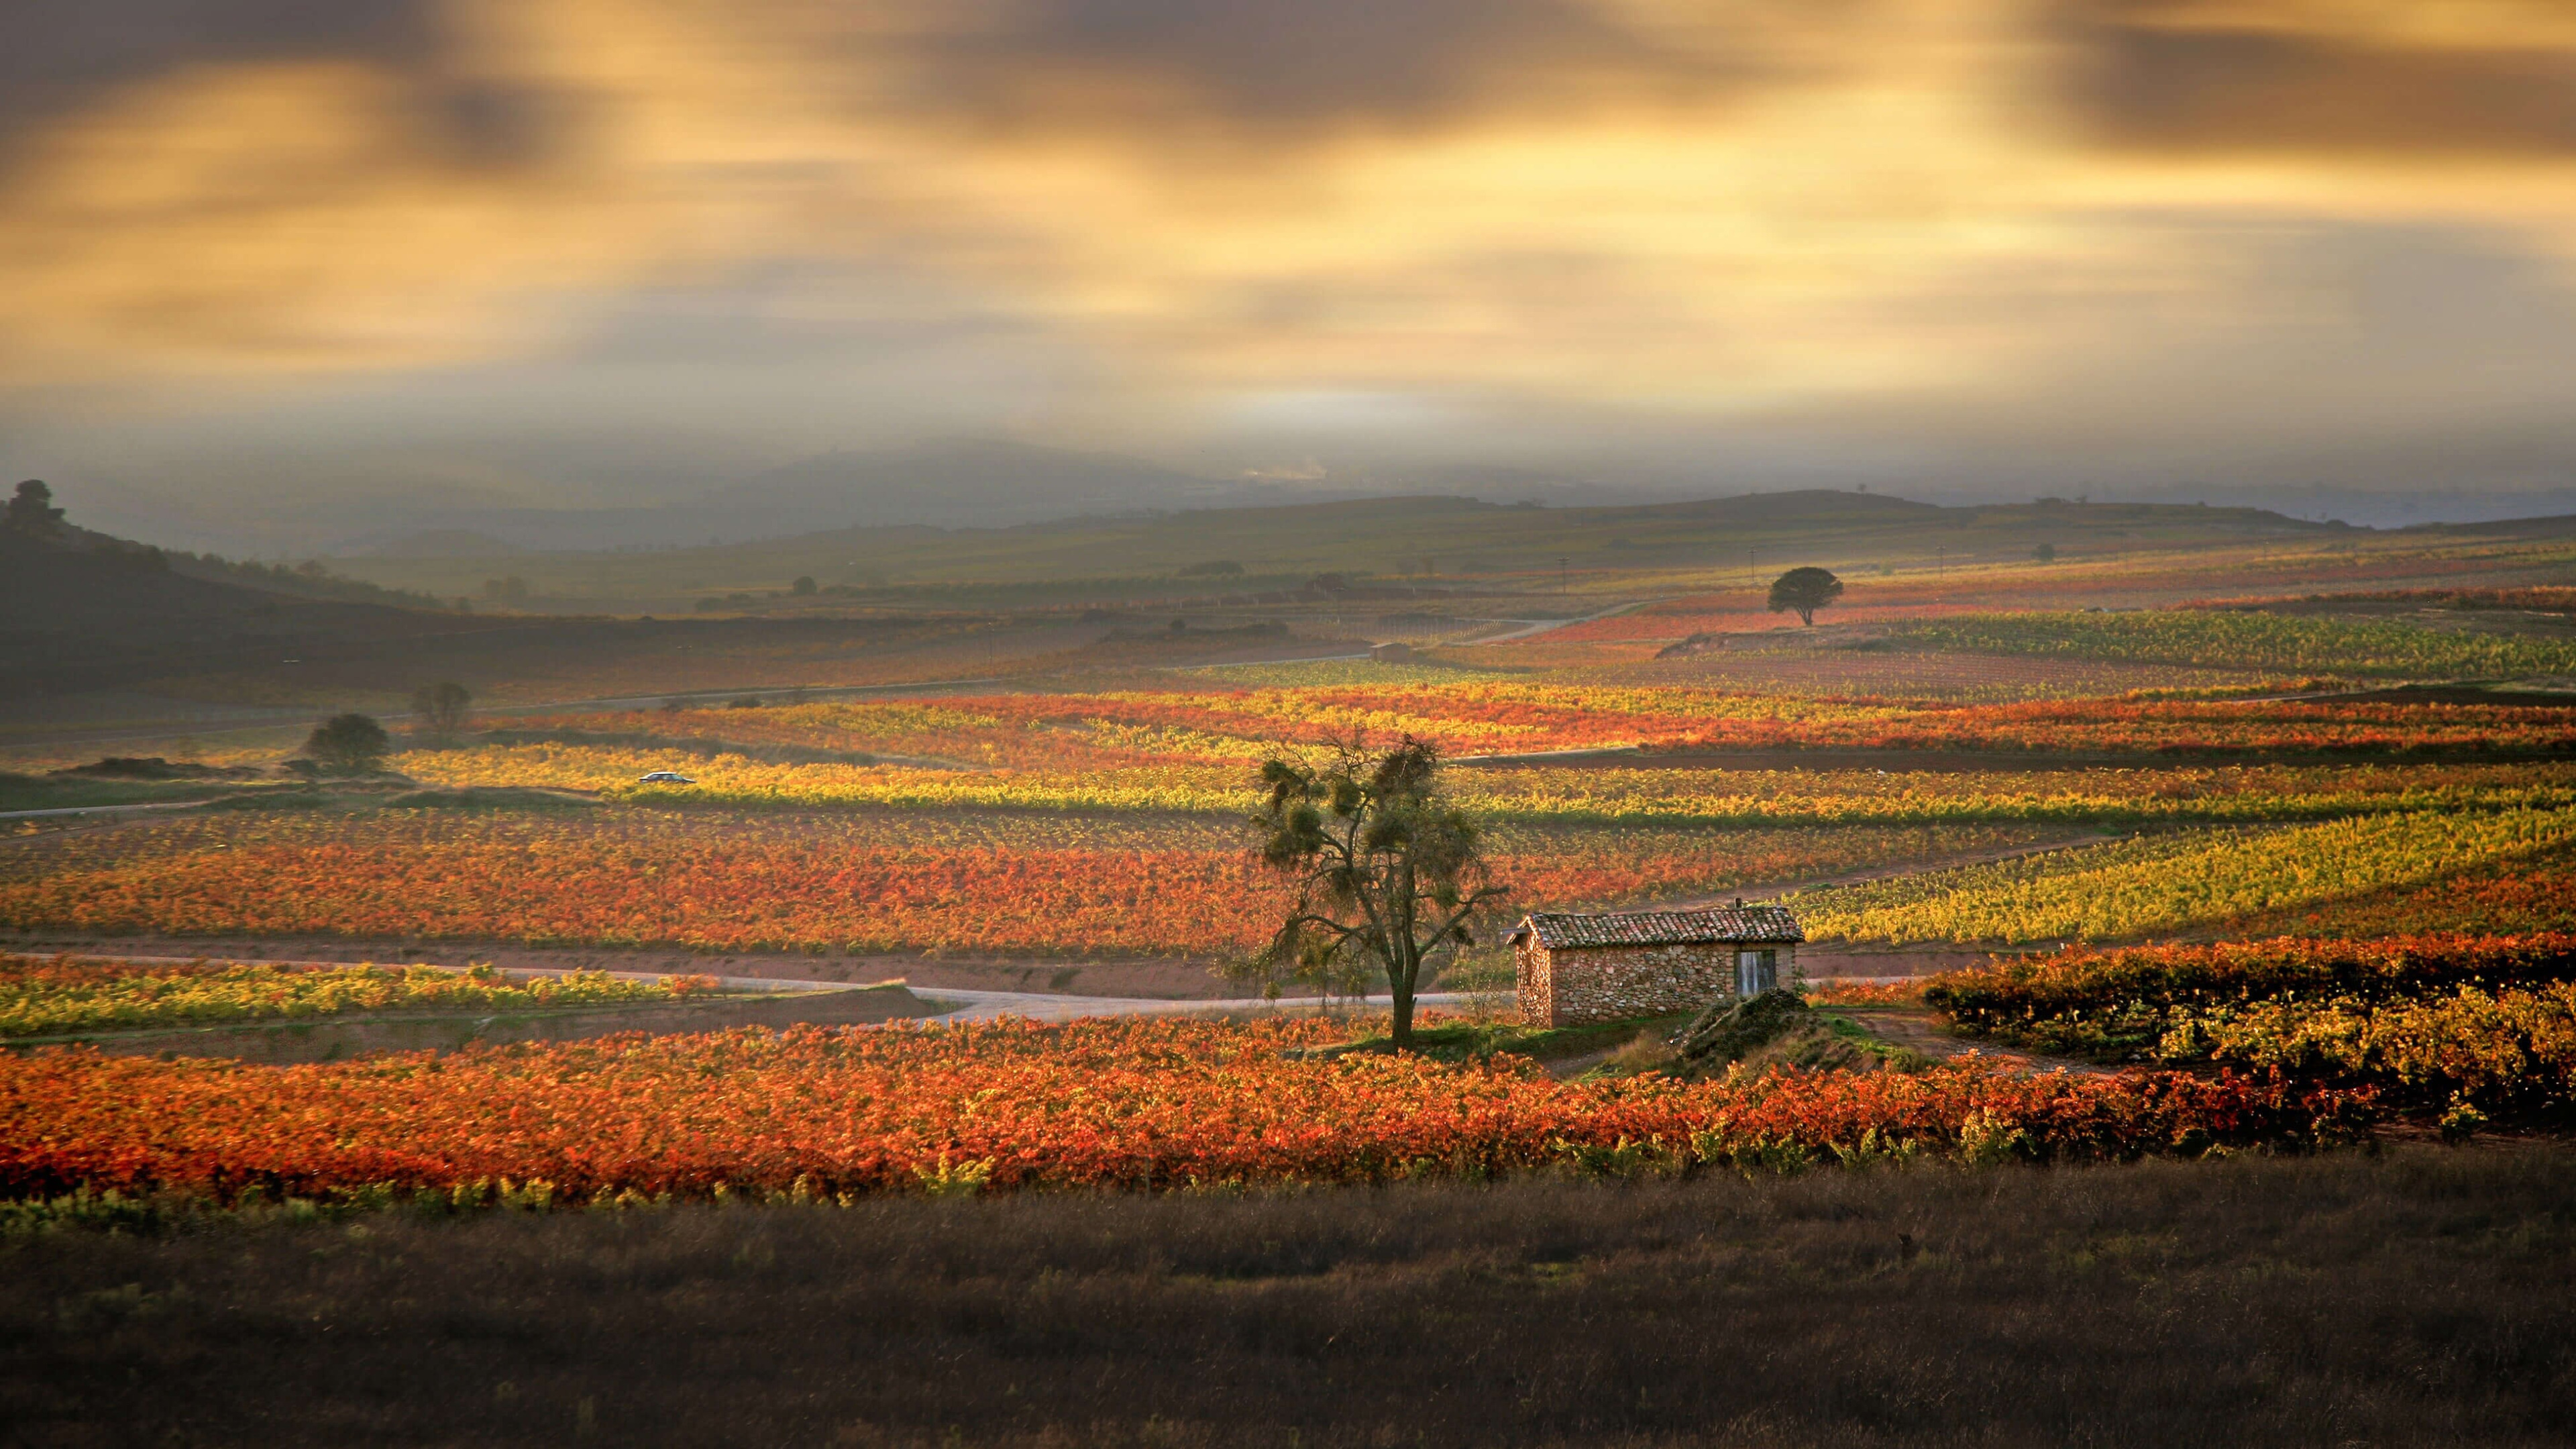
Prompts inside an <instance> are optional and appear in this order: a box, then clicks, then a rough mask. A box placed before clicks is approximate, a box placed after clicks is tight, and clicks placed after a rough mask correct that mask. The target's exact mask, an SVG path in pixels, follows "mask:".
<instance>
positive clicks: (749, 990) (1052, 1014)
mask: <svg viewBox="0 0 2576 1449" xmlns="http://www.w3.org/2000/svg"><path fill="white" fill-rule="evenodd" d="M75 954H77V955H79V956H80V957H81V958H82V959H84V960H92V961H116V962H121V963H124V964H127V965H135V966H187V965H191V964H194V962H195V961H197V960H200V959H205V958H198V957H187V956H127V955H119V954H116V953H113V952H105V951H81V952H77V953H75ZM259 964H260V965H263V966H315V967H346V966H348V965H349V964H351V963H349V962H346V961H291V960H275V959H267V958H261V959H260V960H259ZM385 964H388V965H391V964H395V963H392V962H387V963H385ZM400 964H403V965H421V966H431V967H435V968H436V969H438V970H441V971H457V972H462V971H464V970H465V969H466V968H465V967H463V966H450V965H447V964H445V963H443V962H435V961H419V962H402V963H400ZM584 969H587V968H580V967H553V966H512V967H507V968H505V969H504V970H503V971H502V974H503V975H505V976H569V975H572V974H574V973H575V972H576V971H579V970H584ZM597 974H599V975H604V976H608V977H612V978H614V979H616V980H619V981H643V982H657V981H662V980H665V979H667V978H669V977H671V976H675V975H688V974H693V973H687V972H674V971H601V972H598V973H597ZM715 981H716V985H717V987H718V988H719V989H721V990H724V991H728V992H738V993H741V994H744V995H775V996H795V995H808V996H828V995H832V994H834V993H837V992H843V991H859V990H864V989H866V988H867V987H868V986H872V985H878V984H881V983H877V982H853V981H800V980H796V979H793V978H787V977H774V976H719V977H716V978H715ZM912 994H913V995H915V996H917V997H919V998H921V999H922V1000H923V1001H926V1002H929V1003H930V1004H932V1005H934V1006H939V1007H944V1008H946V1009H945V1010H943V1011H941V1012H939V1013H938V1014H936V1015H933V1016H928V1017H923V1018H919V1019H920V1020H925V1021H994V1020H998V1019H1000V1018H1002V1017H1006V1016H1017V1017H1025V1018H1027V1019H1028V1020H1031V1021H1075V1020H1079V1019H1081V1018H1083V1017H1087V1016H1177V1015H1185V1014H1188V1013H1193V1012H1203V1011H1222V1012H1241V1011H1282V1012H1287V1011H1305V1010H1309V1009H1313V1008H1314V1007H1315V1006H1316V1005H1317V1003H1316V1002H1315V1001H1314V999H1313V998H1311V997H1286V998H1283V999H1281V1000H1279V1001H1271V1000H1268V999H1266V998H1263V997H1257V996H1253V997H1235V998H1230V999H1221V1000H1207V999H1191V998H1186V997H1184V998H1172V997H1160V996H1067V995H1058V994H1055V993H1052V992H1044V991H982V990H968V989H966V988H963V987H954V986H923V987H915V988H912ZM1382 999H1383V998H1380V997H1368V998H1364V999H1362V1000H1360V1001H1357V1002H1352V1003H1350V1004H1351V1005H1355V1006H1367V1005H1369V1004H1370V1003H1372V1002H1376V1001H1380V1000H1382ZM1467 999H1468V998H1467V997H1466V996H1464V995H1461V994H1457V993H1451V992H1434V993H1426V994H1424V995H1421V996H1417V997H1415V998H1414V1000H1415V1001H1416V1002H1417V1003H1419V1004H1421V1005H1424V1006H1454V1005H1457V1004H1458V1003H1460V1002H1463V1001H1465V1000H1467ZM1336 1004H1337V1005H1338V1004H1340V1002H1339V999H1338V998H1337V999H1336Z"/></svg>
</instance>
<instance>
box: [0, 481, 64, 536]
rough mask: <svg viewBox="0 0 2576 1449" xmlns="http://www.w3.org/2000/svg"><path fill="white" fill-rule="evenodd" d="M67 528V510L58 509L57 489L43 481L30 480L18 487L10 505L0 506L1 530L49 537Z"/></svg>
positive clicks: (9, 502) (10, 500)
mask: <svg viewBox="0 0 2576 1449" xmlns="http://www.w3.org/2000/svg"><path fill="white" fill-rule="evenodd" d="M62 526H63V511H62V510H61V509H60V508H57V507H55V506H54V490H53V489H51V488H48V487H46V486H45V483H44V480H43V479H41V478H30V479H28V480H27V481H26V482H24V483H21V484H19V485H18V491H17V492H16V493H15V494H13V495H12V496H11V497H10V499H9V501H8V503H7V504H5V505H0V528H7V529H9V530H10V531H11V532H14V533H33V534H40V535H41V534H49V533H52V532H54V531H55V530H57V529H59V528H61V527H62Z"/></svg>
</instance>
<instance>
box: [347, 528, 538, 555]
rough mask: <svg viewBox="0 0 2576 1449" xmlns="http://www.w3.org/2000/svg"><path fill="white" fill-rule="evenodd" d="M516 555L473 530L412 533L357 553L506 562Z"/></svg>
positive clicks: (506, 545) (507, 546) (497, 540)
mask: <svg viewBox="0 0 2576 1449" xmlns="http://www.w3.org/2000/svg"><path fill="white" fill-rule="evenodd" d="M518 551H519V549H518V546H517V545H516V544H513V543H511V542H510V541H508V540H507V539H500V538H494V537H493V536H492V535H490V534H488V533H485V532H483V531H482V530H481V529H477V528H423V529H415V530H414V531H412V532H410V533H404V534H397V535H395V536H394V537H392V538H389V539H386V540H384V541H383V542H382V543H377V544H373V545H370V546H368V547H367V548H365V549H363V550H361V552H364V553H365V554H366V555H367V556H369V557H371V558H507V557H509V556H510V555H511V554H514V553H517V552H518Z"/></svg>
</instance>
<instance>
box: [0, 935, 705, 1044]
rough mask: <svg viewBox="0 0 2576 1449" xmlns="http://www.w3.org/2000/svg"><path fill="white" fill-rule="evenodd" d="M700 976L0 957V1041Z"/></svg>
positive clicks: (570, 992)
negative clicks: (509, 974) (525, 975)
mask: <svg viewBox="0 0 2576 1449" xmlns="http://www.w3.org/2000/svg"><path fill="white" fill-rule="evenodd" d="M714 984H715V983H714V982H713V981H712V980H711V979H709V978H706V977H692V976H674V977H666V978H664V979H663V980H661V981H659V982H650V981H628V980H621V979H618V978H615V977H611V976H609V975H607V974H606V973H604V972H597V971H584V972H571V973H568V974H565V975H562V976H539V977H535V978H532V979H525V980H511V979H508V978H505V977H503V976H502V975H501V974H500V973H498V972H496V971H494V970H493V969H492V968H491V967H489V966H476V967H472V968H470V969H468V970H465V971H461V972H460V971H442V970H439V969H437V968H434V967H429V966H408V967H381V966H375V965H358V966H299V965H278V964H273V963H267V962H240V961H198V962H191V963H187V964H184V965H161V964H148V965H147V964H136V963H129V962H121V961H103V960H92V959H84V958H79V957H72V956H56V957H50V958H47V957H35V956H7V955H0V1037H26V1036H46V1035H52V1034H56V1033H66V1032H79V1031H99V1030H132V1029H137V1028H143V1027H156V1026H202V1025H208V1024H212V1023H217V1022H238V1021H271V1020H287V1019H295V1018H302V1017H315V1016H330V1015H335V1014H339V1013H343V1012H356V1011H388V1010H394V1011H400V1010H422V1011H529V1010H544V1009H547V1008H560V1007H569V1006H609V1005H627V1004H633V1003H639V1002H659V1001H677V1000H685V999H687V998H688V997H690V996H692V995H696V994H698V993H701V992H704V991H708V990H711V989H713V987H714Z"/></svg>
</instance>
